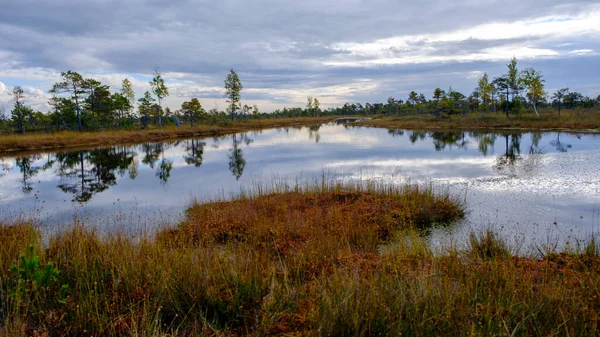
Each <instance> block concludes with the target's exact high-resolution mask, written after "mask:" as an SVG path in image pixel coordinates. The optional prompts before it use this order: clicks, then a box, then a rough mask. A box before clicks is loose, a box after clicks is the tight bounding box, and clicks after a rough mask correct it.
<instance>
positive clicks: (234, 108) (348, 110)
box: [0, 58, 600, 133]
mask: <svg viewBox="0 0 600 337" xmlns="http://www.w3.org/2000/svg"><path fill="white" fill-rule="evenodd" d="M149 85H150V90H149V91H146V92H144V94H143V95H142V96H141V97H140V98H138V99H137V100H136V95H135V92H134V90H133V88H132V83H131V81H130V80H129V79H127V78H125V79H123V81H122V83H121V88H120V89H118V90H116V91H113V92H111V90H110V87H109V86H108V85H105V84H103V83H101V82H100V81H98V80H96V79H93V78H84V77H83V76H82V75H80V74H79V73H77V72H75V71H71V70H69V71H67V72H63V73H61V78H60V80H59V81H58V82H56V83H55V84H54V85H53V86H52V88H51V89H50V90H49V93H50V94H51V95H52V97H51V98H50V100H49V102H48V105H49V106H50V107H51V109H50V111H48V112H46V113H43V112H40V111H34V110H33V109H32V108H31V107H30V106H28V105H27V104H26V100H27V96H26V95H25V92H24V90H23V89H22V88H21V87H20V86H15V87H13V88H12V91H11V94H12V100H13V108H12V110H11V112H10V116H5V115H4V114H2V113H0V132H2V133H25V132H26V131H47V132H48V131H56V130H78V131H82V130H100V129H113V128H124V129H128V128H148V127H149V126H150V125H155V126H158V127H162V126H165V125H167V124H170V125H177V126H179V125H182V124H184V123H185V124H189V125H190V127H193V126H194V123H213V124H223V123H224V124H226V123H228V121H230V120H244V119H254V118H256V119H258V118H278V117H304V116H327V115H361V114H368V115H373V114H387V115H392V114H432V115H436V116H447V115H455V114H462V115H466V114H468V113H473V112H480V113H486V112H500V111H503V112H504V113H505V114H506V116H509V115H510V114H518V113H520V112H523V111H525V110H528V109H531V110H533V111H534V112H535V113H536V115H538V117H539V113H538V108H540V107H553V108H556V109H557V111H558V114H559V115H560V113H561V110H562V109H577V108H593V107H597V106H599V105H600V96H598V97H597V98H595V99H594V98H590V97H587V96H584V95H582V94H581V93H578V92H575V91H570V90H569V89H568V88H561V89H559V90H557V91H556V92H554V93H552V94H549V93H548V92H547V91H546V90H545V80H544V78H543V75H542V73H541V72H540V71H538V70H535V69H533V68H527V69H524V70H521V71H519V69H518V67H517V59H516V58H513V59H512V60H511V61H510V63H508V64H507V71H506V73H505V74H502V75H500V76H497V77H493V78H491V77H489V76H488V74H487V73H484V74H483V76H481V78H479V80H478V82H477V87H475V89H474V90H473V91H472V92H471V93H470V94H468V95H465V94H463V93H461V92H459V91H456V90H454V89H452V87H450V88H449V89H448V90H443V89H441V88H435V89H434V90H433V92H432V95H431V98H430V99H427V98H426V97H425V94H423V93H417V92H416V91H411V92H410V93H409V94H408V97H407V98H406V100H402V99H396V98H394V97H389V98H388V99H387V101H386V102H385V103H365V104H364V105H363V104H361V103H346V104H344V105H342V106H338V107H330V108H327V109H322V108H321V104H320V101H319V99H318V98H316V97H311V96H309V97H307V103H306V106H305V107H291V108H287V107H286V108H283V109H277V110H275V111H273V112H271V113H263V112H260V111H259V109H258V107H257V106H256V105H253V106H249V105H246V104H244V105H242V104H241V92H242V90H243V85H242V82H241V80H240V78H239V76H238V74H237V73H236V72H235V71H234V70H233V69H231V70H230V72H229V73H228V74H227V76H226V78H225V81H224V92H225V94H224V97H225V98H226V101H227V108H226V110H225V111H219V110H217V109H216V108H214V109H210V110H208V111H207V110H205V109H204V108H203V107H202V104H201V103H200V100H199V99H198V98H191V99H190V100H189V101H186V102H183V103H182V105H181V107H180V108H179V109H176V110H171V109H170V108H169V107H163V101H164V99H165V98H166V97H168V96H169V89H168V87H167V85H166V84H165V81H164V79H163V77H162V75H161V73H160V72H159V71H158V69H157V70H155V71H154V74H153V78H152V80H151V81H149Z"/></svg>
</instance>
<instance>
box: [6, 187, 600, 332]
mask: <svg viewBox="0 0 600 337" xmlns="http://www.w3.org/2000/svg"><path fill="white" fill-rule="evenodd" d="M461 215H462V211H461V207H460V205H459V204H457V203H456V202H455V201H453V200H452V199H451V198H448V197H447V196H445V195H438V194H435V193H433V192H432V191H431V190H430V189H427V188H425V189H423V188H421V189H415V188H413V187H402V188H390V187H386V186H373V185H370V186H359V185H354V186H349V185H335V184H323V185H321V186H309V187H306V188H292V189H288V188H279V189H267V190H266V191H264V192H263V190H260V189H259V190H258V191H257V192H255V193H251V194H250V195H245V196H241V197H240V198H238V199H235V200H233V201H230V202H227V201H222V202H213V203H208V204H195V205H193V206H192V207H191V208H190V210H189V212H188V217H187V219H186V220H185V221H184V222H183V223H181V224H180V225H178V226H176V227H174V228H170V229H165V230H163V231H162V232H160V233H158V234H157V235H142V236H141V237H130V236H127V235H125V234H120V233H112V234H108V235H105V236H100V235H99V234H97V233H95V232H94V231H92V230H89V229H85V228H82V227H75V228H72V229H69V230H65V231H63V232H62V233H59V234H56V235H54V236H52V237H51V238H50V239H49V242H48V243H47V245H46V246H45V247H46V249H40V244H41V243H40V232H39V230H38V229H36V228H33V227H32V226H31V225H28V224H18V225H13V226H7V225H3V226H0V233H1V234H2V235H1V236H0V240H2V241H1V243H2V244H3V246H2V249H1V250H0V263H1V267H2V270H1V271H0V280H1V287H0V319H1V320H0V322H1V323H0V324H1V325H0V335H3V336H19V335H29V336H63V335H67V336H80V335H86V336H171V335H189V336H201V335H208V336H212V335H215V336H216V335H219V336H223V335H226V336H231V335H288V336H291V335H340V336H356V335H361V336H362V335H376V336H384V335H400V334H402V335H408V336H435V335H440V336H441V335H443V336H465V335H472V336H479V335H503V336H504V335H511V336H530V335H538V336H550V335H554V336H558V335H560V336H567V335H570V336H582V335H584V336H593V335H597V334H598V333H599V330H598V319H599V318H600V301H599V298H598V296H600V293H599V292H600V287H599V286H600V258H599V257H598V255H596V252H597V249H595V248H594V249H591V248H589V247H586V249H585V250H583V251H582V252H571V253H553V254H547V255H545V256H540V257H539V258H525V257H513V256H511V255H510V254H509V253H508V252H507V247H506V245H505V244H504V243H503V242H502V241H501V240H499V239H498V238H497V237H496V236H494V235H492V234H490V233H487V234H483V235H474V236H473V237H472V238H471V247H472V248H466V249H465V250H457V249H451V250H449V251H447V252H445V253H443V254H441V255H435V254H433V253H432V252H431V251H430V250H429V248H428V246H427V244H426V241H425V239H424V238H423V236H422V235H421V234H419V231H418V230H417V228H427V227H429V226H431V224H432V223H435V222H437V223H444V222H449V221H452V220H454V219H455V218H457V217H460V216H461ZM4 244H8V246H7V247H8V248H6V249H5V248H4ZM594 244H595V243H594ZM29 245H34V246H35V247H36V249H37V250H36V251H35V253H36V254H37V255H39V258H40V263H39V266H40V267H39V269H43V268H46V267H47V263H48V262H52V263H54V264H53V266H55V267H56V269H58V271H59V274H58V278H57V280H56V282H47V281H46V283H45V286H44V287H39V286H38V284H40V283H42V281H41V278H40V277H39V275H38V277H37V278H36V276H35V273H31V274H26V273H20V274H19V273H17V274H15V273H11V272H10V271H9V268H10V266H11V265H13V264H18V265H19V268H21V269H23V268H24V265H25V264H26V263H27V261H28V260H27V258H26V259H23V258H21V260H20V261H21V262H19V252H25V251H26V249H27V247H28V246H29ZM29 259H30V260H31V256H29ZM44 266H46V267H44ZM19 280H21V281H20V283H19ZM18 284H21V285H23V286H24V287H23V288H18V287H17V288H15V286H16V285H18ZM64 285H66V287H67V288H68V291H67V292H64V293H61V290H60V289H64V288H65V286H64ZM15 289H23V291H22V292H17V293H18V294H17V295H16V294H15Z"/></svg>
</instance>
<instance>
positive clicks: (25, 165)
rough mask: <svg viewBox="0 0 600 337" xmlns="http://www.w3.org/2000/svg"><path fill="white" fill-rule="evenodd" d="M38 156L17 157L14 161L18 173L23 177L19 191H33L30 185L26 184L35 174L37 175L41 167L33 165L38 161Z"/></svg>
mask: <svg viewBox="0 0 600 337" xmlns="http://www.w3.org/2000/svg"><path fill="white" fill-rule="evenodd" d="M40 158H41V157H40V156H30V157H19V158H17V159H16V165H17V166H18V167H19V171H20V172H21V174H22V175H23V178H22V179H23V180H22V181H21V185H22V186H21V190H22V191H23V192H24V193H29V192H31V190H32V189H33V187H31V184H30V183H29V182H28V181H29V180H31V178H33V177H34V176H35V175H36V174H38V173H39V171H40V169H42V167H40V166H34V165H33V163H34V162H35V161H36V160H39V159H40Z"/></svg>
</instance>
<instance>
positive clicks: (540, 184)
mask: <svg viewBox="0 0 600 337" xmlns="http://www.w3.org/2000/svg"><path fill="white" fill-rule="evenodd" d="M323 175H325V176H327V177H329V178H331V179H340V180H343V179H363V180H366V179H374V180H378V181H383V182H386V183H391V184H400V183H405V182H407V181H409V182H411V183H418V184H431V185H433V187H434V188H436V189H438V190H440V191H449V192H450V193H452V194H453V195H455V196H456V197H457V198H459V199H460V200H464V201H466V205H467V209H468V215H467V217H466V219H464V220H463V221H461V222H460V223H458V224H456V225H454V226H452V227H449V228H439V229H437V230H434V232H433V233H432V236H431V241H432V243H434V244H437V245H444V244H449V243H456V242H462V241H464V238H465V236H466V235H468V233H469V232H471V231H473V230H481V229H485V228H492V229H494V230H496V231H498V232H499V233H501V235H503V236H504V237H505V238H506V239H507V240H509V242H511V243H512V244H513V246H516V247H519V246H522V247H527V249H532V247H537V248H539V247H541V246H550V247H553V246H554V245H557V246H562V245H564V244H566V243H567V242H568V243H569V244H576V243H577V242H578V240H586V239H589V238H590V237H591V235H593V234H594V233H597V232H598V230H600V228H599V226H600V204H599V203H600V197H599V196H600V137H599V136H598V135H596V134H576V133H565V132H547V133H541V132H534V133H520V132H517V131H498V132H495V133H491V132H483V131H471V132H468V131H465V132H463V131H454V132H448V131H426V132H423V131H411V130H387V129H379V128H362V127H352V126H344V125H338V124H334V123H332V124H326V125H320V126H310V127H293V128H279V129H269V130H262V131H256V132H246V133H240V134H236V135H229V136H224V137H217V138H202V139H188V140H178V141H169V142H163V143H146V144H137V145H127V146H125V145H119V146H115V147H108V148H96V149H88V150H84V151H75V152H56V153H52V152H49V153H43V154H37V155H23V156H18V155H15V156H12V157H4V158H1V159H0V218H1V219H15V218H27V217H34V218H36V219H38V220H39V221H40V222H41V223H42V224H43V226H46V227H48V228H52V227H53V226H56V225H62V224H72V223H74V222H77V221H82V220H84V221H85V222H86V224H88V223H92V224H99V225H100V226H103V227H104V228H107V229H109V230H110V229H111V228H127V229H128V230H132V229H133V230H137V229H144V228H150V227H156V226H163V225H165V224H173V223H176V222H177V221H178V220H179V219H180V218H181V217H182V216H183V214H184V211H185V208H186V206H187V205H189V204H190V203H191V202H192V201H193V200H194V199H198V200H212V199H215V198H224V197H230V196H232V195H235V194H237V193H239V192H240V190H241V189H242V188H245V187H246V188H249V187H252V186H256V185H261V184H267V185H271V184H272V183H273V182H274V181H280V182H281V181H287V182H288V183H290V184H293V183H296V182H302V181H307V180H308V181H313V180H315V179H320V177H322V176H323Z"/></svg>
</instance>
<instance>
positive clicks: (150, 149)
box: [142, 143, 165, 168]
mask: <svg viewBox="0 0 600 337" xmlns="http://www.w3.org/2000/svg"><path fill="white" fill-rule="evenodd" d="M164 150H165V149H164V143H147V144H142V151H143V152H144V157H143V158H142V163H144V164H146V165H148V166H150V168H154V165H156V162H157V161H158V158H160V155H161V154H162V153H163V151H164Z"/></svg>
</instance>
